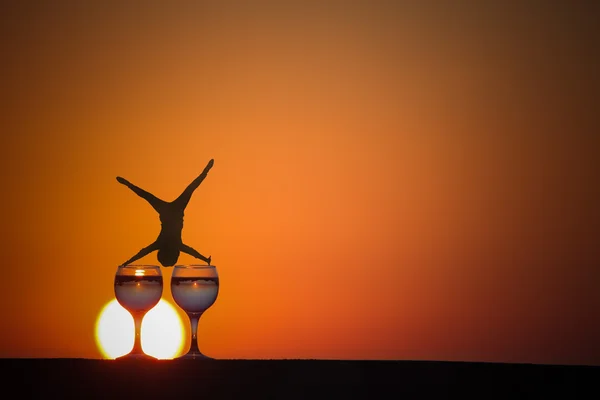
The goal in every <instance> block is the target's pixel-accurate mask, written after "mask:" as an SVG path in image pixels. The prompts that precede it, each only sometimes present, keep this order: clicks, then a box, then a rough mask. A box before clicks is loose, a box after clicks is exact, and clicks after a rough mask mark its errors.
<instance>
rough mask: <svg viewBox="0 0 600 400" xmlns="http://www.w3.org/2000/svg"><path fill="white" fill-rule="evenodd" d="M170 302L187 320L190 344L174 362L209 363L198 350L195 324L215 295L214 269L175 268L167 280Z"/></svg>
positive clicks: (217, 288)
mask: <svg viewBox="0 0 600 400" xmlns="http://www.w3.org/2000/svg"><path fill="white" fill-rule="evenodd" d="M171 294H172V295H173V300H175V303H177V305H178V306H179V307H181V309H182V310H183V311H185V312H186V314H187V315H188V317H189V318H190V328H191V333H192V334H191V344H190V348H189V350H188V352H187V353H186V354H184V355H182V356H181V357H178V359H211V357H207V356H205V355H204V354H202V353H201V352H200V349H199V348H198V335H197V332H198V320H199V319H200V316H202V314H203V313H204V312H205V311H206V310H207V309H208V308H210V306H212V305H213V304H214V302H215V300H217V296H218V294H219V275H218V274H217V268H216V267H215V266H214V265H176V266H175V267H173V275H172V276H171Z"/></svg>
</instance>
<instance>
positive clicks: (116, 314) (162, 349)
mask: <svg viewBox="0 0 600 400" xmlns="http://www.w3.org/2000/svg"><path fill="white" fill-rule="evenodd" d="M184 333H185V331H184V328H183V323H182V321H181V318H180V317H179V314H178V313H177V310H176V309H175V307H174V306H173V305H172V304H171V303H169V302H167V301H165V300H163V299H160V301H159V302H158V304H157V305H156V306H155V307H154V308H153V309H152V310H150V311H148V314H146V316H145V317H144V320H143V321H142V349H143V350H144V352H145V353H146V354H149V355H151V356H154V357H156V358H160V359H171V358H174V357H176V356H178V355H179V354H180V353H181V351H182V349H183V345H184V343H185V338H184ZM95 334H96V344H97V345H98V349H99V350H100V352H101V353H102V356H103V357H104V358H108V359H113V358H117V357H119V356H122V355H125V354H127V353H129V351H130V350H131V348H132V347H133V336H134V326H133V317H132V316H131V314H129V312H128V311H127V310H126V309H124V308H123V307H122V306H121V305H120V304H119V302H118V301H117V300H116V299H113V300H111V301H110V302H108V303H107V304H106V305H105V306H104V308H102V310H101V311H100V313H99V314H98V318H97V320H96V332H95Z"/></svg>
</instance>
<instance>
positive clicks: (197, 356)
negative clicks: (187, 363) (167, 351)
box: [176, 353, 214, 360]
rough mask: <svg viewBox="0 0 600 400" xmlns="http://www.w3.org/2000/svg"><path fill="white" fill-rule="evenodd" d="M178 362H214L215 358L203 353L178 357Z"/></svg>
mask: <svg viewBox="0 0 600 400" xmlns="http://www.w3.org/2000/svg"><path fill="white" fill-rule="evenodd" d="M176 360H214V358H212V357H209V356H205V355H204V354H202V353H187V354H184V355H182V356H179V357H177V358H176Z"/></svg>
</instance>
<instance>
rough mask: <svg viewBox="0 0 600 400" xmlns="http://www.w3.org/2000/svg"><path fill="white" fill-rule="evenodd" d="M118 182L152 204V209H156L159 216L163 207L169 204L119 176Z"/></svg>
mask: <svg viewBox="0 0 600 400" xmlns="http://www.w3.org/2000/svg"><path fill="white" fill-rule="evenodd" d="M117 181H118V182H119V183H121V184H123V185H125V186H127V187H128V188H129V189H131V190H133V192H134V193H135V194H137V195H138V196H140V197H141V198H142V199H144V200H146V201H147V202H148V203H150V205H151V206H152V208H154V209H155V210H156V212H158V213H159V214H160V210H161V209H162V207H163V206H164V205H165V204H167V203H166V202H165V201H163V200H161V199H159V198H158V197H156V196H155V195H153V194H152V193H149V192H147V191H145V190H144V189H142V188H139V187H137V186H135V185H134V184H133V183H131V182H129V181H128V180H127V179H125V178H121V177H120V176H117Z"/></svg>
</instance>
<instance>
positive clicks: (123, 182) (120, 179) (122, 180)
mask: <svg viewBox="0 0 600 400" xmlns="http://www.w3.org/2000/svg"><path fill="white" fill-rule="evenodd" d="M117 182H119V183H122V184H123V185H127V184H128V183H129V182H127V179H124V178H121V177H120V176H117Z"/></svg>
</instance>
